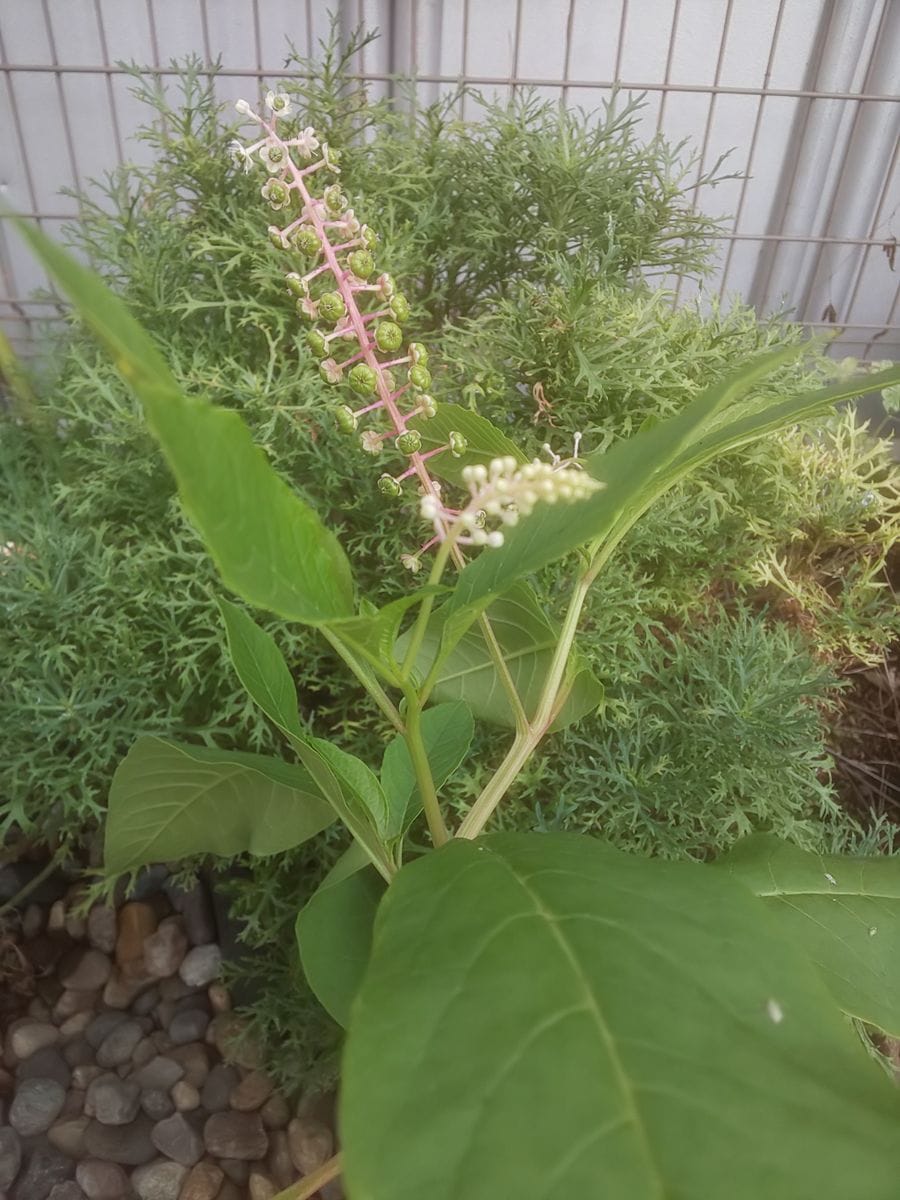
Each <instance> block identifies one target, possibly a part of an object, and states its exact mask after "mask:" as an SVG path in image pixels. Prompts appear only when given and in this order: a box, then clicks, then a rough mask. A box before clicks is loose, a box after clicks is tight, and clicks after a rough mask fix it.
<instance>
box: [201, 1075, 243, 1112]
mask: <svg viewBox="0 0 900 1200" xmlns="http://www.w3.org/2000/svg"><path fill="white" fill-rule="evenodd" d="M239 1082H240V1075H239V1074H238V1071H237V1068H236V1067H229V1066H226V1065H225V1063H217V1064H216V1065H215V1066H214V1067H213V1068H212V1070H211V1071H210V1073H209V1075H208V1076H207V1077H206V1082H205V1083H204V1085H203V1089H202V1091H201V1092H200V1103H201V1104H202V1105H203V1107H204V1108H205V1109H206V1111H207V1112H208V1113H215V1112H224V1110H225V1109H226V1108H227V1107H228V1101H229V1099H230V1097H231V1093H232V1091H233V1090H234V1089H235V1088H236V1087H237V1085H238V1083H239Z"/></svg>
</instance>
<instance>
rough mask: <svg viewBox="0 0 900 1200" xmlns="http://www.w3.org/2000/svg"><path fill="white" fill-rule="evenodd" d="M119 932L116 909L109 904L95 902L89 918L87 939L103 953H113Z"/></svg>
mask: <svg viewBox="0 0 900 1200" xmlns="http://www.w3.org/2000/svg"><path fill="white" fill-rule="evenodd" d="M117 933H118V921H117V919H116V910H115V909H114V908H112V907H110V905H108V904H95V905H94V907H93V908H92V909H91V911H90V912H89V913H88V918H87V939H88V941H89V942H90V944H91V945H92V946H93V947H94V949H95V950H100V951H102V953H103V954H112V953H113V951H114V950H115V948H116V935H117Z"/></svg>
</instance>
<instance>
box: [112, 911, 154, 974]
mask: <svg viewBox="0 0 900 1200" xmlns="http://www.w3.org/2000/svg"><path fill="white" fill-rule="evenodd" d="M155 930H156V913H155V911H154V909H153V906H152V904H144V903H143V902H141V901H140V900H135V901H132V902H131V903H129V904H123V905H122V907H121V908H120V909H119V931H118V936H117V937H116V962H117V963H118V965H119V967H120V968H121V970H122V972H123V974H125V975H127V976H129V977H132V978H133V977H135V976H136V975H140V974H143V967H144V939H145V938H148V937H149V936H150V934H151V933H153V932H155Z"/></svg>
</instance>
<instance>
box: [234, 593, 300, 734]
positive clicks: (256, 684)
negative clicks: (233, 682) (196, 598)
mask: <svg viewBox="0 0 900 1200" xmlns="http://www.w3.org/2000/svg"><path fill="white" fill-rule="evenodd" d="M219 610H220V612H221V613H222V620H223V621H224V622H225V633H226V635H227V637H228V651H229V653H230V655H231V661H232V663H233V664H234V669H235V671H236V672H237V676H238V679H240V681H241V683H242V684H243V685H244V687H245V689H246V690H247V692H248V694H249V695H250V697H251V699H252V700H254V701H255V703H256V704H258V705H259V707H260V708H261V709H262V710H263V712H264V713H265V714H266V716H267V717H268V718H269V719H270V720H271V721H274V722H275V724H276V725H279V726H280V727H281V728H282V729H286V730H289V731H290V732H291V733H296V734H298V735H299V734H300V733H301V732H302V728H301V725H300V717H299V716H298V713H297V689H296V687H295V686H294V680H293V677H292V675H291V672H290V670H289V669H288V665H287V663H286V662H285V661H284V658H283V656H282V653H281V651H280V650H279V649H278V647H277V646H276V645H275V642H274V640H273V639H272V638H271V637H270V636H269V634H267V633H266V632H265V630H263V629H260V627H259V626H258V625H257V624H256V622H255V621H254V620H253V618H252V617H251V616H249V615H248V614H247V613H245V612H244V611H243V609H240V608H238V607H237V606H236V605H234V604H231V603H230V602H229V601H228V600H224V599H222V597H219Z"/></svg>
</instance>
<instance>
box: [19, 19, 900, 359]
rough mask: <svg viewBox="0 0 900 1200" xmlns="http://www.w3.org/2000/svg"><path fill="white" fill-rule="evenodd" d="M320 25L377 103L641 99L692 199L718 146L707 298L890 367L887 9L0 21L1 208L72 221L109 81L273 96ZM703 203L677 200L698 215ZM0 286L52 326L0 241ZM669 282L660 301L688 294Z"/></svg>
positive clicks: (894, 94) (897, 29)
mask: <svg viewBox="0 0 900 1200" xmlns="http://www.w3.org/2000/svg"><path fill="white" fill-rule="evenodd" d="M329 8H337V9H338V12H339V17H340V21H341V26H342V28H343V29H344V30H345V31H348V32H349V30H350V29H351V28H353V27H355V26H357V25H364V26H367V27H376V26H377V27H379V28H380V29H381V30H382V37H381V38H380V39H379V41H378V42H376V43H374V44H373V45H371V46H369V47H367V48H366V49H365V50H363V51H362V52H361V53H360V55H359V56H358V61H357V63H356V64H355V66H356V71H357V74H358V76H359V78H361V79H363V80H366V81H367V82H368V83H369V85H370V86H371V87H372V88H373V90H375V91H376V92H379V93H383V92H384V91H386V90H389V89H390V88H392V87H393V85H394V81H395V80H396V78H397V77H398V76H403V77H406V78H411V79H413V80H414V81H415V83H416V86H417V90H418V92H419V94H421V95H422V97H423V98H424V99H426V100H430V99H434V98H436V97H437V96H439V95H441V94H443V93H446V92H448V91H452V90H454V89H455V88H457V87H458V85H459V84H460V83H467V84H470V85H472V86H473V87H477V88H480V89H483V90H485V91H486V92H487V93H489V94H491V95H493V96H496V97H502V96H504V95H509V94H510V93H511V92H512V91H514V90H515V89H517V88H525V87H527V88H533V89H536V90H537V91H538V92H539V93H540V94H542V95H547V96H555V97H560V98H562V99H563V100H564V101H565V102H566V103H569V104H578V105H582V106H584V107H587V108H591V107H596V105H597V103H598V102H599V101H600V100H601V99H602V98H604V97H605V96H609V95H610V94H612V92H613V90H614V89H618V90H619V91H622V92H626V93H629V92H630V93H644V94H646V97H647V107H646V109H645V110H644V117H643V120H644V131H645V132H646V134H647V135H648V136H652V135H653V134H654V133H656V132H662V133H664V134H665V135H666V136H669V137H672V138H674V139H675V140H680V139H681V138H683V137H687V138H689V139H690V140H691V142H692V143H693V145H694V146H695V147H696V149H697V150H698V153H699V160H698V165H697V179H699V178H700V176H701V175H702V174H703V171H704V170H705V169H707V168H708V167H709V166H710V165H711V163H712V162H714V161H716V159H717V158H718V157H719V155H720V153H721V152H722V150H723V148H724V149H728V144H727V141H723V138H725V139H727V137H729V136H730V137H731V138H732V143H731V144H732V145H735V146H736V147H737V150H736V152H735V154H734V156H733V158H732V160H731V162H730V164H729V170H732V171H736V172H737V174H738V175H739V178H737V179H735V180H732V181H730V182H729V183H728V184H723V185H722V187H721V191H722V193H723V195H722V196H721V199H720V201H719V203H718V206H717V208H716V207H714V208H713V211H712V215H722V216H726V215H727V216H728V218H729V228H728V229H727V230H726V231H725V232H723V233H722V234H721V235H719V237H720V241H721V253H720V255H719V265H718V269H717V271H716V273H715V275H714V277H713V280H712V283H711V285H709V286H707V287H706V289H705V294H706V296H707V298H708V297H709V296H710V295H711V294H712V295H715V296H717V297H718V298H719V299H720V300H722V301H724V300H727V298H728V296H730V295H733V294H737V295H740V296H742V297H743V298H744V299H745V300H747V301H748V302H749V303H751V304H753V305H755V307H756V308H757V309H758V310H759V311H760V312H765V311H770V310H773V309H777V308H781V307H783V306H785V303H786V306H787V307H788V308H789V309H791V310H793V311H792V315H794V316H795V318H796V319H799V320H801V321H803V322H804V323H805V324H807V325H808V326H810V327H811V328H815V329H822V328H828V327H833V328H835V329H836V330H840V331H841V332H840V336H839V337H838V338H837V339H836V341H835V344H834V349H835V352H837V353H852V354H855V355H857V356H858V357H860V358H871V357H891V356H897V357H900V273H898V272H896V271H895V260H894V256H895V252H896V243H897V238H896V220H897V212H898V208H900V177H898V163H897V158H898V153H897V152H898V144H900V138H898V132H900V108H898V104H900V4H898V3H897V2H896V0H491V2H490V3H485V2H482V3H479V2H478V0H445V2H443V3H442V2H441V0H343V2H342V3H339V4H336V0H331V2H330V3H319V2H318V0H302V2H301V3H297V0H0V74H2V76H3V81H2V85H0V128H2V129H3V130H4V134H3V139H2V142H0V155H2V157H0V169H2V172H3V179H2V183H0V187H2V191H3V192H4V193H5V196H4V199H5V201H6V203H7V204H9V205H11V207H12V208H13V209H14V210H16V211H17V212H19V213H20V214H22V215H24V216H27V217H31V218H34V219H36V220H37V221H38V222H39V223H41V224H42V225H43V226H45V227H47V228H48V229H49V231H50V232H51V233H53V232H57V231H58V228H59V225H60V223H61V222H64V221H66V220H73V219H77V208H76V206H75V205H74V202H66V203H61V202H60V199H59V198H58V195H57V193H58V189H59V186H60V183H61V182H63V183H65V184H67V185H69V186H74V187H82V186H84V185H85V183H86V182H87V180H88V179H89V177H90V176H91V175H97V174H99V173H100V172H101V171H102V170H103V169H110V168H112V167H114V166H115V165H116V164H117V163H121V162H123V161H125V160H126V159H128V158H133V157H134V156H135V147H134V145H133V144H129V140H128V139H129V136H130V134H131V133H132V132H133V131H134V129H135V127H136V125H137V124H138V122H139V119H140V116H139V113H138V111H137V109H136V107H135V104H134V101H133V100H131V99H130V97H129V95H128V92H127V83H128V81H129V76H128V72H127V69H126V67H125V66H124V65H122V62H123V61H125V62H128V61H139V62H141V63H143V64H146V65H147V67H148V68H149V69H151V70H154V71H157V72H159V74H160V75H161V76H162V77H167V76H169V75H172V74H174V73H175V68H174V66H173V65H172V60H174V59H177V58H180V57H183V55H184V54H185V53H187V52H188V51H193V52H195V53H197V54H199V55H200V56H201V57H202V58H203V59H204V60H205V62H206V63H208V64H209V63H212V61H213V60H214V59H215V58H217V57H219V56H221V58H222V65H221V67H220V69H219V73H218V76H217V88H218V89H219V91H220V94H221V95H222V98H223V100H227V99H233V98H234V97H235V96H237V95H238V94H240V93H241V92H243V91H246V85H247V81H252V83H253V86H254V88H255V87H257V86H258V85H259V84H260V82H261V81H262V80H264V79H268V80H272V79H277V78H286V77H290V75H291V72H285V71H284V69H283V67H282V66H281V65H280V63H281V62H282V61H283V55H284V45H285V43H284V40H283V39H284V35H285V34H290V35H291V37H292V40H293V41H294V43H295V44H296V45H297V47H298V49H299V50H300V51H301V52H302V53H305V54H307V55H310V54H314V53H315V47H316V43H317V40H318V39H319V38H321V37H323V36H324V35H325V33H326V31H327V27H328V22H329V11H328V10H329ZM463 104H465V101H464V102H463ZM36 113H37V119H35V114H36ZM461 115H463V116H466V115H473V114H472V113H471V112H469V113H466V112H465V110H463V112H462V114H461ZM48 163H52V164H54V167H55V172H51V171H48V170H47V164H48ZM711 197H712V198H714V195H713V194H712V193H710V192H708V191H707V190H705V189H699V190H698V189H694V203H695V204H696V205H697V206H698V207H701V208H702V209H703V210H704V211H705V212H710V211H711V209H710V200H711ZM0 272H2V284H3V294H2V295H0V322H2V324H3V326H4V327H5V328H6V330H7V331H8V333H9V335H10V336H11V338H12V339H13V340H14V341H15V342H16V343H17V344H18V345H20V346H27V345H28V344H29V343H30V342H31V341H32V339H33V336H34V333H35V329H36V326H37V325H39V323H40V322H41V321H42V320H44V319H46V318H48V317H50V318H52V317H57V318H58V317H59V316H60V314H61V313H62V311H63V309H62V307H61V306H60V307H55V306H49V307H48V306H47V305H46V304H45V303H41V302H38V301H36V300H34V299H33V298H32V297H31V296H30V295H29V292H30V291H31V289H32V287H33V286H35V284H37V283H39V282H41V281H40V278H39V277H38V276H36V275H35V273H34V268H33V265H32V264H30V263H29V261H28V260H27V257H26V256H25V255H24V254H23V253H22V250H21V247H19V246H18V245H17V244H16V242H15V241H14V240H13V239H10V238H8V237H6V236H0ZM667 282H668V283H669V284H670V285H671V287H672V290H673V293H674V295H675V297H676V300H681V301H684V300H686V299H688V298H689V297H691V296H693V295H695V294H696V285H695V284H694V283H693V282H692V281H690V280H686V279H672V280H669V281H667Z"/></svg>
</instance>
